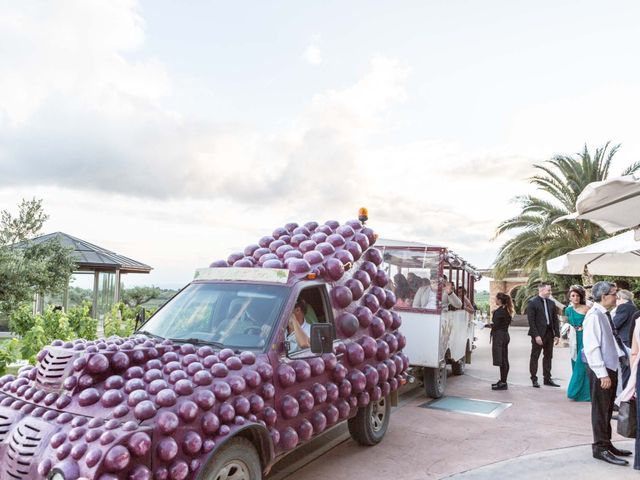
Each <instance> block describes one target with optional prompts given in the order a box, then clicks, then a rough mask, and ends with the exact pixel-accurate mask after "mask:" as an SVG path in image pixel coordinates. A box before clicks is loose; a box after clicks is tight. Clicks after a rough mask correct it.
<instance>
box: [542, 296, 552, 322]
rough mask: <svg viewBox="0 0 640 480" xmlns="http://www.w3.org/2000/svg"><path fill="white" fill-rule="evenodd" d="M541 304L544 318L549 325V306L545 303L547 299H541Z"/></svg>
mask: <svg viewBox="0 0 640 480" xmlns="http://www.w3.org/2000/svg"><path fill="white" fill-rule="evenodd" d="M542 303H543V304H544V316H545V317H547V325H551V315H550V314H549V304H548V303H547V299H546V298H543V299H542Z"/></svg>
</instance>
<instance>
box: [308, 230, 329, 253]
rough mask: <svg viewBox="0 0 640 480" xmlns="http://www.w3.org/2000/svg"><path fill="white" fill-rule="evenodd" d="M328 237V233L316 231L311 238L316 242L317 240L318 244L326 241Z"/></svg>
mask: <svg viewBox="0 0 640 480" xmlns="http://www.w3.org/2000/svg"><path fill="white" fill-rule="evenodd" d="M326 239H327V234H326V233H322V232H316V233H314V234H313V235H311V240H313V241H314V242H316V243H318V244H320V243H322V242H324V241H325V240H326ZM332 246H333V245H332ZM334 251H335V248H334Z"/></svg>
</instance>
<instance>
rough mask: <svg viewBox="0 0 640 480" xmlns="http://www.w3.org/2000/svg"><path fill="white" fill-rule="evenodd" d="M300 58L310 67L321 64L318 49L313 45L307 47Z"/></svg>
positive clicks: (320, 53)
mask: <svg viewBox="0 0 640 480" xmlns="http://www.w3.org/2000/svg"><path fill="white" fill-rule="evenodd" d="M302 58H304V60H305V61H306V62H307V63H308V64H310V65H320V64H321V63H322V52H321V51H320V47H318V46H317V45H313V44H312V45H309V46H308V47H307V48H306V49H305V51H304V53H303V54H302Z"/></svg>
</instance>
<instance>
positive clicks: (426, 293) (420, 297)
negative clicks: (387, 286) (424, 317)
mask: <svg viewBox="0 0 640 480" xmlns="http://www.w3.org/2000/svg"><path fill="white" fill-rule="evenodd" d="M431 297H433V299H434V300H435V297H436V296H435V295H434V293H433V291H432V290H431V280H429V279H428V278H423V279H422V285H421V286H420V288H418V291H417V292H416V296H415V297H413V304H412V307H413V308H427V305H429V300H430V298H431ZM433 308H435V304H434V306H433Z"/></svg>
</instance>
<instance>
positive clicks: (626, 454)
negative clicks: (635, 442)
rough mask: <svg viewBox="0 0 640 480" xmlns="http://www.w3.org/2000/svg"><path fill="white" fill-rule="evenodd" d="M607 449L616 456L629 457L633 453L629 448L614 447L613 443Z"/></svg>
mask: <svg viewBox="0 0 640 480" xmlns="http://www.w3.org/2000/svg"><path fill="white" fill-rule="evenodd" d="M607 450H609V451H610V452H611V453H613V454H614V455H616V456H618V457H630V456H631V455H633V452H630V451H629V450H623V449H621V448H616V447H614V446H613V445H611V446H610V447H609V448H607Z"/></svg>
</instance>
